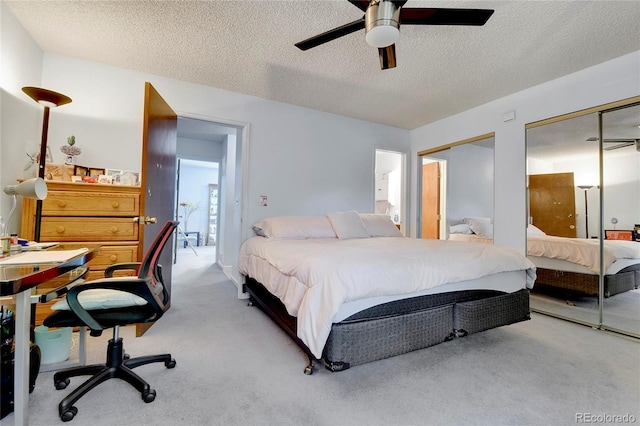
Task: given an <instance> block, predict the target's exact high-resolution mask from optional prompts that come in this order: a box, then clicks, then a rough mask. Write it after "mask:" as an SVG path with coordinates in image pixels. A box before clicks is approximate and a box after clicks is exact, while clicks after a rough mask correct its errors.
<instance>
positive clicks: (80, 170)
mask: <svg viewBox="0 0 640 426" xmlns="http://www.w3.org/2000/svg"><path fill="white" fill-rule="evenodd" d="M73 174H74V176H89V168H88V167H84V166H78V165H75V166H74V167H73Z"/></svg>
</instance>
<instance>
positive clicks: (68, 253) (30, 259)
mask: <svg viewBox="0 0 640 426" xmlns="http://www.w3.org/2000/svg"><path fill="white" fill-rule="evenodd" d="M88 251H89V249H86V248H81V249H77V250H40V251H27V252H24V253H20V254H16V255H12V256H7V257H4V258H2V259H0V266H6V265H28V264H43V263H62V262H65V261H67V260H69V259H72V258H74V257H76V256H78V255H80V254H83V253H86V252H88Z"/></svg>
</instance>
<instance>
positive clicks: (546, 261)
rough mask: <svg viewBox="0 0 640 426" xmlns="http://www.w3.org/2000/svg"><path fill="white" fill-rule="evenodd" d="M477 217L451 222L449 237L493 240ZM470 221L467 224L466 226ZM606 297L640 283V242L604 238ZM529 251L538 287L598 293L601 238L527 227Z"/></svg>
mask: <svg viewBox="0 0 640 426" xmlns="http://www.w3.org/2000/svg"><path fill="white" fill-rule="evenodd" d="M486 220H488V219H485V222H478V218H473V219H472V218H465V219H464V222H463V223H458V224H455V225H452V226H450V234H449V239H450V240H454V241H466V242H480V243H492V242H493V235H492V231H491V228H488V227H487V225H486ZM465 225H467V226H465ZM603 253H604V257H603V262H602V267H603V269H604V271H605V273H604V297H611V296H613V295H616V294H619V293H622V292H625V291H629V290H632V289H636V288H638V287H640V244H639V243H637V242H635V241H622V240H604V252H603ZM527 255H528V257H529V259H530V260H531V261H532V262H533V263H534V264H535V265H536V268H537V269H536V274H537V279H536V291H542V292H546V293H550V294H553V295H557V296H560V297H565V298H566V297H572V296H597V295H598V292H599V273H600V267H601V265H600V241H599V240H597V239H585V238H564V237H555V236H551V235H546V234H545V233H544V232H543V231H541V230H540V229H539V228H537V227H535V226H533V225H529V226H528V228H527Z"/></svg>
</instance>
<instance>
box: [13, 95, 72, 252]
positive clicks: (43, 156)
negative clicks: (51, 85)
mask: <svg viewBox="0 0 640 426" xmlns="http://www.w3.org/2000/svg"><path fill="white" fill-rule="evenodd" d="M22 91H23V92H24V93H26V94H27V95H28V96H29V97H30V98H31V99H33V100H34V101H36V102H38V103H39V104H41V105H42V106H44V117H43V119H42V139H41V141H40V159H39V164H38V177H40V178H42V179H44V169H45V167H44V166H45V164H46V161H47V135H48V133H49V110H50V109H51V108H53V107H57V106H61V105H66V104H68V103H70V102H71V98H70V97H68V96H65V95H63V94H61V93H57V92H54V91H52V90H47V89H42V88H40V87H31V86H27V87H23V88H22ZM40 222H42V200H38V201H37V204H36V222H35V232H34V236H33V240H34V241H40Z"/></svg>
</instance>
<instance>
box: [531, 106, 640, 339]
mask: <svg viewBox="0 0 640 426" xmlns="http://www.w3.org/2000/svg"><path fill="white" fill-rule="evenodd" d="M639 102H640V98H635V99H633V100H629V101H626V102H618V103H615V104H610V105H606V106H603V107H599V108H592V109H590V110H585V111H580V112H577V113H574V114H569V115H567V116H563V117H555V118H552V119H549V120H544V121H541V122H538V123H532V124H529V125H527V133H526V136H527V175H528V176H527V183H528V188H527V192H528V194H529V204H528V212H527V213H528V223H529V225H528V227H527V252H528V255H529V258H530V259H531V260H532V261H533V262H534V263H535V264H536V267H537V272H538V278H537V280H536V284H535V286H534V289H533V291H532V295H531V307H532V309H533V310H534V311H538V312H542V313H547V314H550V315H554V316H557V317H561V318H565V319H569V320H572V321H575V322H579V323H583V324H587V325H591V326H594V327H599V328H607V329H611V330H615V331H619V332H622V333H625V334H629V335H634V336H640V290H638V288H637V287H638V285H640V241H637V235H638V234H637V232H636V229H635V228H636V227H637V224H638V222H640V143H639V142H638V141H639V140H640V128H639V127H638V125H640V106H639ZM622 239H626V241H623V240H622Z"/></svg>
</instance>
